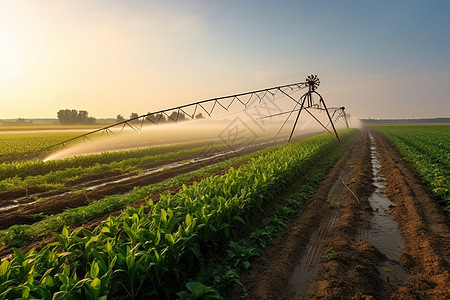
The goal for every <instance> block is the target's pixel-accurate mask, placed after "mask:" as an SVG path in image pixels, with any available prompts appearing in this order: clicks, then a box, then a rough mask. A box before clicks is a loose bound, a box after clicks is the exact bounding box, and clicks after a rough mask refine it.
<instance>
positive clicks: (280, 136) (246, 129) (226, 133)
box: [45, 115, 344, 160]
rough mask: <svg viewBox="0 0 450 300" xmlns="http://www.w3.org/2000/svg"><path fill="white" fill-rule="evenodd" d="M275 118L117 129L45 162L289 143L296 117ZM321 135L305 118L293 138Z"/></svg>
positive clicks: (298, 125) (319, 129)
mask: <svg viewBox="0 0 450 300" xmlns="http://www.w3.org/2000/svg"><path fill="white" fill-rule="evenodd" d="M284 118H286V117H284ZM273 119H275V120H271V119H264V120H258V119H254V118H251V117H250V116H248V115H247V116H246V115H239V116H234V117H233V118H232V119H231V118H229V119H223V120H213V119H202V120H195V121H184V122H178V123H170V124H166V123H163V124H161V125H159V126H154V125H149V126H144V127H143V128H142V130H133V129H131V128H129V127H126V128H123V129H122V127H120V128H117V129H113V130H112V133H109V134H108V135H107V134H103V135H102V134H99V133H97V134H96V136H93V137H92V138H90V139H89V140H85V141H82V142H79V143H76V144H75V145H73V146H70V147H68V148H66V149H63V150H60V151H56V152H55V153H52V154H50V155H49V156H47V157H46V158H45V160H53V159H61V158H66V157H73V156H78V155H87V154H94V153H101V152H107V151H120V150H128V149H134V148H142V147H149V146H155V145H167V144H177V143H186V142H205V143H211V144H226V145H230V147H232V146H233V145H250V144H253V143H257V142H260V141H262V140H273V139H275V140H279V141H283V140H287V139H288V137H289V134H290V133H291V130H292V128H293V125H294V120H292V119H294V118H292V117H291V118H290V119H291V120H289V121H287V122H286V124H285V125H284V126H283V123H284V120H282V118H281V117H277V118H273ZM282 126H283V127H282ZM336 126H337V128H343V127H344V126H343V124H341V123H339V122H338V123H337V124H336ZM319 132H326V131H325V129H324V128H323V127H322V126H320V125H319V123H317V122H316V121H315V120H314V119H312V118H311V117H309V116H306V115H304V116H303V117H302V119H301V120H300V121H299V122H298V124H297V126H296V129H295V131H294V135H293V138H295V137H296V136H305V135H307V134H310V133H319Z"/></svg>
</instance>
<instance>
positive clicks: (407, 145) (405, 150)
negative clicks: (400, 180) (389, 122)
mask: <svg viewBox="0 0 450 300" xmlns="http://www.w3.org/2000/svg"><path fill="white" fill-rule="evenodd" d="M375 129H376V130H377V131H379V132H381V133H382V134H383V135H384V136H386V137H387V138H388V139H389V140H390V141H391V142H392V143H393V144H394V146H395V147H396V148H397V149H398V150H399V151H400V153H401V154H402V155H403V156H404V157H405V158H406V159H407V160H408V161H409V162H410V163H411V165H412V166H413V167H414V168H415V169H416V170H417V172H418V173H419V175H420V176H421V177H422V179H423V181H424V183H425V184H426V185H427V186H428V187H429V189H430V190H431V192H432V193H433V194H434V195H435V196H436V197H438V198H439V199H440V201H441V203H442V204H443V206H444V210H445V211H446V213H447V215H449V216H450V192H449V190H450V126H379V127H375Z"/></svg>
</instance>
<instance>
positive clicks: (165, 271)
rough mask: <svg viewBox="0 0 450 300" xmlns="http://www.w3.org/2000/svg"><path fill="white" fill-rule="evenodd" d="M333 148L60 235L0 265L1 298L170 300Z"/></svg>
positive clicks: (298, 149) (267, 162) (236, 173)
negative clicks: (249, 217)
mask: <svg viewBox="0 0 450 300" xmlns="http://www.w3.org/2000/svg"><path fill="white" fill-rule="evenodd" d="M350 133H351V131H346V132H342V133H341V134H342V137H343V138H345V137H348V136H349V135H350ZM336 147H338V145H337V142H336V141H335V140H334V139H333V137H331V136H329V135H327V136H318V137H314V138H309V139H305V140H302V141H300V142H297V143H295V144H289V145H286V146H284V147H282V148H280V149H278V150H276V151H273V152H268V153H267V152H266V153H265V154H263V155H261V156H259V157H257V158H254V159H252V160H251V161H250V162H248V163H247V164H245V165H243V166H242V167H241V168H239V169H233V168H231V169H230V170H229V171H228V172H227V173H226V174H224V175H221V176H213V177H208V178H206V179H203V180H202V181H201V182H199V183H194V184H193V185H191V186H189V187H184V188H183V189H182V190H181V191H180V192H178V193H177V194H175V195H170V194H168V195H161V199H160V201H159V202H158V203H156V204H153V202H152V201H151V200H148V201H147V204H146V205H144V206H141V208H140V209H134V208H127V209H126V210H125V211H124V212H123V213H122V214H121V215H120V216H118V217H109V218H108V220H107V221H106V222H105V223H104V224H102V225H101V226H99V227H97V228H96V230H94V231H93V232H89V231H86V230H83V229H76V230H74V231H72V232H69V230H68V229H67V228H64V229H63V231H62V233H61V234H57V235H56V236H57V237H58V240H59V241H58V242H56V243H54V244H53V245H49V246H47V247H45V248H44V249H43V250H41V251H33V250H31V251H29V252H28V253H26V254H23V253H21V252H20V251H18V250H15V252H14V255H13V258H12V259H11V260H5V261H4V262H3V263H2V264H1V265H0V281H1V286H0V297H2V298H23V299H30V298H36V297H38V298H42V299H52V298H53V299H85V298H89V299H97V298H104V299H106V297H109V298H122V297H126V298H131V299H136V298H144V297H146V298H148V297H165V298H169V297H173V296H174V295H173V291H174V290H177V289H178V288H179V286H180V284H181V283H183V281H184V279H185V277H186V274H187V273H189V272H190V271H192V270H195V269H196V268H197V266H198V263H199V262H201V261H202V256H203V254H204V253H206V252H210V253H211V252H212V251H213V250H214V249H218V247H220V246H221V245H224V244H225V243H227V241H228V240H229V239H230V237H231V236H233V235H234V234H236V228H237V226H238V224H240V223H245V219H246V214H248V213H249V212H250V211H253V210H257V209H261V208H262V207H263V205H264V202H265V201H268V200H270V199H272V198H273V197H274V196H275V195H276V194H277V193H279V192H280V191H281V190H282V189H283V187H284V186H286V184H288V183H289V182H292V181H293V180H294V178H295V177H296V176H297V175H298V174H301V173H304V172H305V170H306V169H307V168H309V167H310V166H311V164H313V163H314V162H315V161H317V159H318V158H319V157H321V156H322V155H324V154H325V153H328V152H330V151H333V150H335V148H336ZM208 249H209V250H208Z"/></svg>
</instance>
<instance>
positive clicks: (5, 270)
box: [0, 260, 9, 276]
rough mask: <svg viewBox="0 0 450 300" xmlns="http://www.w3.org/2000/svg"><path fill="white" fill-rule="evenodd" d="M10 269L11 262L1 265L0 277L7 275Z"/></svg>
mask: <svg viewBox="0 0 450 300" xmlns="http://www.w3.org/2000/svg"><path fill="white" fill-rule="evenodd" d="M8 268H9V261H8V260H4V261H3V262H2V264H1V265H0V276H3V275H5V274H6V272H7V271H8Z"/></svg>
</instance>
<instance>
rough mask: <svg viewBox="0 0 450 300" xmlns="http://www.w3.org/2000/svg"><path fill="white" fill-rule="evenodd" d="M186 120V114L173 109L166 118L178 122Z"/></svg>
mask: <svg viewBox="0 0 450 300" xmlns="http://www.w3.org/2000/svg"><path fill="white" fill-rule="evenodd" d="M184 120H186V116H185V115H184V113H182V112H178V111H174V112H172V113H171V114H170V116H169V118H168V119H167V121H168V122H180V121H184Z"/></svg>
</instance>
